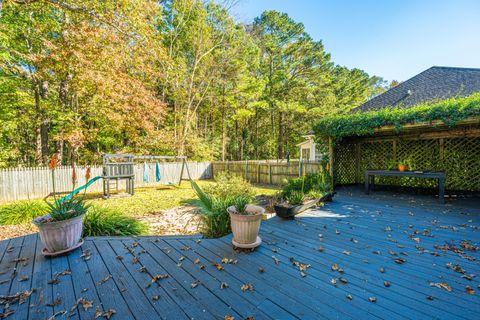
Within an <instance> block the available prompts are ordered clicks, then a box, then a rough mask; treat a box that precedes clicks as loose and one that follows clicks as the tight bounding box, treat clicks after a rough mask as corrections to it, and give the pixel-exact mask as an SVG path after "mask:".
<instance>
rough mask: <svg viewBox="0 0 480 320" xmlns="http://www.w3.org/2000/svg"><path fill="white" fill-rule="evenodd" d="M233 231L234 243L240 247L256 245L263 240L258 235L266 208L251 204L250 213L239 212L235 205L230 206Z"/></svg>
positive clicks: (247, 209)
mask: <svg viewBox="0 0 480 320" xmlns="http://www.w3.org/2000/svg"><path fill="white" fill-rule="evenodd" d="M227 211H228V213H229V214H230V221H231V226H232V233H233V241H232V242H233V244H234V245H235V246H239V247H245V248H247V247H256V246H258V245H260V243H261V240H260V238H259V237H258V231H259V230H260V223H261V222H262V215H263V213H264V212H265V209H264V208H262V207H259V206H255V205H251V204H249V205H248V206H247V208H246V211H247V212H248V213H249V215H241V214H237V212H236V209H235V206H231V207H228V209H227Z"/></svg>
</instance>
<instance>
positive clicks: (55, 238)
mask: <svg viewBox="0 0 480 320" xmlns="http://www.w3.org/2000/svg"><path fill="white" fill-rule="evenodd" d="M57 161H58V155H56V154H55V155H54V156H53V157H52V159H51V160H50V170H51V171H52V181H53V194H54V202H53V203H50V202H47V204H48V207H49V213H48V214H46V215H44V216H41V217H38V218H36V219H35V220H33V221H32V222H33V223H34V224H35V225H36V226H37V227H38V231H39V234H40V240H41V241H42V243H43V245H44V249H43V251H42V252H43V254H44V255H58V254H62V253H65V252H68V251H71V250H73V249H75V248H78V247H79V246H80V245H81V244H82V243H83V241H82V240H81V237H82V230H83V217H84V216H85V213H86V212H87V210H88V208H89V207H90V205H89V204H87V203H86V202H85V200H84V199H83V198H80V197H73V196H71V197H68V196H67V197H65V198H62V199H57V197H56V196H55V168H56V166H57ZM87 179H88V177H87ZM72 180H73V181H74V182H75V180H76V174H75V170H74V171H73V174H72Z"/></svg>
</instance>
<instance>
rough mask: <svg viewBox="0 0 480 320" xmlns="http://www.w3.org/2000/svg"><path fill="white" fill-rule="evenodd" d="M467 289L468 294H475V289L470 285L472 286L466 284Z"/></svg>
mask: <svg viewBox="0 0 480 320" xmlns="http://www.w3.org/2000/svg"><path fill="white" fill-rule="evenodd" d="M465 291H466V292H467V293H468V294H475V290H473V288H472V287H470V286H466V287H465Z"/></svg>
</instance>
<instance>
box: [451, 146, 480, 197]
mask: <svg viewBox="0 0 480 320" xmlns="http://www.w3.org/2000/svg"><path fill="white" fill-rule="evenodd" d="M442 169H443V170H444V171H445V172H446V174H447V181H446V188H447V189H455V190H468V191H479V190H480V137H477V138H455V139H445V140H444V146H443V161H442Z"/></svg>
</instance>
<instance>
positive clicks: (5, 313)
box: [0, 309, 15, 319]
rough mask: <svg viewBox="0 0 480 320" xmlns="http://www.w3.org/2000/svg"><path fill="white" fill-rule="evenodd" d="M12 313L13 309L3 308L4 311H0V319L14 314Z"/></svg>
mask: <svg viewBox="0 0 480 320" xmlns="http://www.w3.org/2000/svg"><path fill="white" fill-rule="evenodd" d="M14 313H15V311H13V310H10V309H7V310H5V312H3V313H0V319H4V318H6V317H8V316H11V315H12V314H14Z"/></svg>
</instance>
